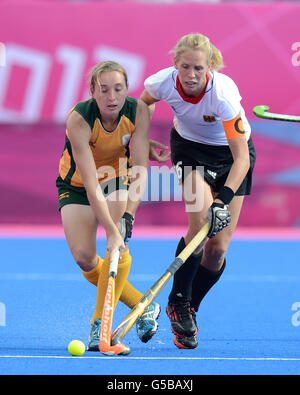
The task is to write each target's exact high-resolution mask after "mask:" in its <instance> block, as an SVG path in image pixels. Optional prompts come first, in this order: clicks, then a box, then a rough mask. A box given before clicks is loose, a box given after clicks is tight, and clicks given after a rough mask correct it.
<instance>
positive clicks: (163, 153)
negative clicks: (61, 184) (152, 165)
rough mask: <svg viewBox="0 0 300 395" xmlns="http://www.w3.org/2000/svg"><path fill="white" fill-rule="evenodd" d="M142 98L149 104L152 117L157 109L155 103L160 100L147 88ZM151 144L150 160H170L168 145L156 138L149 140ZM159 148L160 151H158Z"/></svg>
mask: <svg viewBox="0 0 300 395" xmlns="http://www.w3.org/2000/svg"><path fill="white" fill-rule="evenodd" d="M141 100H142V101H143V102H144V103H146V104H147V106H148V109H149V113H150V119H151V118H152V115H153V113H154V110H155V103H157V102H158V101H159V100H157V99H154V98H153V97H152V96H151V95H150V93H149V92H148V91H147V90H146V89H145V90H144V91H143V93H142V94H141ZM149 144H150V151H149V159H150V160H155V161H157V162H166V161H167V160H169V157H170V152H167V149H168V147H167V146H166V145H164V144H162V143H160V142H158V141H155V140H149ZM157 150H159V151H158V152H157Z"/></svg>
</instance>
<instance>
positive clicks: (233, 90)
mask: <svg viewBox="0 0 300 395" xmlns="http://www.w3.org/2000/svg"><path fill="white" fill-rule="evenodd" d="M241 100H242V98H241V96H240V93H239V90H238V87H237V86H236V84H235V83H234V82H233V81H232V80H229V81H227V84H226V86H224V87H223V90H222V92H221V94H220V96H219V105H218V115H219V116H220V118H221V120H222V121H230V120H231V119H233V118H235V117H236V116H237V115H238V114H239V113H240V112H241V110H242V106H241Z"/></svg>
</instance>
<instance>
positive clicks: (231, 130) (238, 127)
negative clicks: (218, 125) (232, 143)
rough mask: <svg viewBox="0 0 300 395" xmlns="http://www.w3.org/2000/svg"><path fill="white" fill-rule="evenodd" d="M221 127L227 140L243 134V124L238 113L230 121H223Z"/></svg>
mask: <svg viewBox="0 0 300 395" xmlns="http://www.w3.org/2000/svg"><path fill="white" fill-rule="evenodd" d="M223 127H224V130H225V134H226V137H227V140H233V139H236V138H237V137H242V136H244V134H245V129H244V125H243V121H242V117H241V115H240V114H239V115H238V116H236V117H235V118H233V119H231V120H230V121H223Z"/></svg>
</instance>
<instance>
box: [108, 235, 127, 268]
mask: <svg viewBox="0 0 300 395" xmlns="http://www.w3.org/2000/svg"><path fill="white" fill-rule="evenodd" d="M106 249H107V252H108V260H109V262H111V261H112V259H113V257H114V256H115V253H116V252H117V251H118V250H119V251H120V256H121V255H122V254H123V252H125V251H126V247H125V244H124V241H123V238H122V236H121V235H120V233H119V232H118V230H117V228H116V232H112V233H106Z"/></svg>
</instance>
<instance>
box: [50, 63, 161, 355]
mask: <svg viewBox="0 0 300 395" xmlns="http://www.w3.org/2000/svg"><path fill="white" fill-rule="evenodd" d="M90 92H91V96H92V97H91V99H89V100H86V101H82V102H79V103H78V104H77V105H76V106H75V107H74V108H73V109H72V110H71V111H70V113H69V115H68V118H67V131H66V140H65V147H64V151H63V154H62V157H61V159H60V163H59V176H58V178H57V181H56V185H57V188H58V195H59V210H60V212H61V218H62V223H63V227H64V232H65V236H66V239H67V242H68V245H69V247H70V250H71V253H72V255H73V257H74V260H75V261H76V263H77V264H78V265H79V267H80V268H81V270H82V273H83V275H84V277H85V278H86V279H87V280H88V281H89V282H91V283H92V284H94V285H96V286H97V300H96V307H95V312H94V316H93V318H92V322H91V323H92V329H91V334H90V338H89V344H88V350H91V351H98V350H99V348H98V347H99V335H100V327H101V315H102V308H103V303H104V296H105V293H106V288H107V282H108V271H109V263H110V260H111V258H112V256H113V255H114V252H115V251H117V250H120V253H121V254H120V256H121V258H120V261H119V266H118V274H117V278H116V296H115V306H116V304H117V302H118V300H119V299H120V300H121V301H122V302H123V303H125V304H126V305H127V306H128V307H129V308H133V307H134V306H135V305H136V304H137V302H138V301H139V300H140V299H141V297H142V296H143V295H142V294H141V293H140V292H139V291H138V290H137V289H135V288H134V287H133V286H132V285H131V284H130V283H129V282H128V281H127V276H128V273H129V269H130V265H131V256H130V254H129V250H128V248H126V246H125V244H124V241H125V243H126V242H127V241H128V239H129V238H130V237H131V233H132V227H133V222H134V216H135V212H136V210H137V207H138V205H139V202H140V200H141V198H142V194H143V190H144V187H145V184H146V181H147V167H148V157H149V136H148V133H149V123H150V117H149V111H148V108H147V106H146V104H145V103H144V102H142V101H138V100H136V99H133V98H131V97H129V96H127V92H128V82H127V74H126V71H125V70H124V69H123V67H121V65H119V64H118V63H116V62H112V61H107V62H102V63H99V64H98V65H96V66H95V67H94V69H93V70H92V72H91V77H90ZM130 141H131V150H132V154H133V155H132V158H131V156H130V151H129V143H130ZM150 145H151V146H150V159H155V160H159V161H164V160H166V159H167V154H165V148H167V147H165V146H162V145H160V143H156V142H150ZM156 148H161V151H160V153H157V152H156ZM164 156H166V158H164ZM134 170H138V171H134ZM131 173H132V175H131ZM137 183H138V184H137ZM99 223H100V224H101V225H102V226H103V228H104V230H105V232H106V242H107V243H106V247H107V252H106V256H105V257H104V258H105V259H104V260H103V259H101V258H100V256H98V255H97V251H96V232H97V227H98V224H99ZM159 312H160V307H159V305H158V304H157V303H155V302H154V303H152V304H151V305H150V306H149V308H148V309H147V310H146V311H145V312H144V314H143V315H142V316H141V317H140V318H139V319H138V321H137V333H138V336H139V338H140V339H141V340H142V341H143V342H147V341H148V340H149V339H150V338H151V337H152V336H153V335H154V333H155V332H156V331H157V327H158V325H157V322H156V319H157V317H158V315H159Z"/></svg>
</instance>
